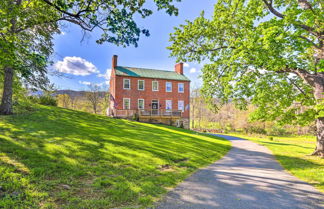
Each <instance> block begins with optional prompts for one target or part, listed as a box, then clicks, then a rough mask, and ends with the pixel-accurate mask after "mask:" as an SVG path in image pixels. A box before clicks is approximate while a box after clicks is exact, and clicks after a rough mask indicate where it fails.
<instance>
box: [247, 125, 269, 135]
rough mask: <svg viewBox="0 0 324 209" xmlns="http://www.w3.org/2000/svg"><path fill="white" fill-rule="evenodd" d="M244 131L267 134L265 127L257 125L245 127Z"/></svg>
mask: <svg viewBox="0 0 324 209" xmlns="http://www.w3.org/2000/svg"><path fill="white" fill-rule="evenodd" d="M244 132H245V133H247V134H263V135H266V134H267V131H266V130H265V129H264V128H261V127H257V126H249V127H247V128H245V129H244Z"/></svg>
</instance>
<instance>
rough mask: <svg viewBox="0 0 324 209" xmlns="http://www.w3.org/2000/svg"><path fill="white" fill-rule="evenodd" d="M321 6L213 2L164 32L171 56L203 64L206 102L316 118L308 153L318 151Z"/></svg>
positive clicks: (261, 114) (323, 123)
mask: <svg viewBox="0 0 324 209" xmlns="http://www.w3.org/2000/svg"><path fill="white" fill-rule="evenodd" d="M322 8H323V5H322V2H321V1H319V0H312V1H308V0H299V1H288V0H283V1H279V0H245V1H240V0H234V1H233V0H220V1H217V3H216V5H215V9H214V15H213V16H212V18H211V19H207V18H205V17H204V14H203V13H202V14H201V16H200V17H198V18H196V19H195V20H194V21H192V22H190V21H187V22H186V24H185V25H181V26H180V27H178V28H176V29H175V32H174V33H173V34H171V37H170V41H171V42H172V45H171V46H170V47H169V49H170V50H171V51H172V52H171V55H172V56H175V57H177V59H178V60H182V61H198V62H202V61H205V63H208V64H205V65H204V67H203V69H202V71H203V81H204V85H203V89H202V93H203V95H204V97H205V98H206V100H207V101H209V103H210V105H211V106H212V107H214V108H216V109H217V106H215V105H214V104H212V101H214V100H213V98H215V97H216V98H218V99H219V100H220V101H221V104H225V103H226V102H228V101H232V102H234V103H235V104H236V106H237V107H238V108H241V109H244V108H246V107H247V105H248V103H249V102H251V103H253V104H255V105H256V106H257V107H258V108H257V110H256V111H255V112H254V113H253V115H252V118H254V119H258V120H264V121H265V120H272V121H277V122H278V123H280V124H285V123H291V124H301V125H305V124H308V123H311V122H312V121H316V127H317V134H316V136H317V144H316V149H315V151H314V153H313V154H314V155H321V156H324V104H323V99H324V94H323V92H324V61H323V57H324V49H323V38H324V30H323V11H322Z"/></svg>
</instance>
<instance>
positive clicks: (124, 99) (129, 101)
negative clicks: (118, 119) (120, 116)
mask: <svg viewBox="0 0 324 209" xmlns="http://www.w3.org/2000/svg"><path fill="white" fill-rule="evenodd" d="M126 100H128V104H129V108H128V109H126V108H125V101H126ZM123 109H124V110H130V109H131V100H130V98H123Z"/></svg>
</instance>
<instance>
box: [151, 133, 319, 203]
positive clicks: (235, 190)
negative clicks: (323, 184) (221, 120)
mask: <svg viewBox="0 0 324 209" xmlns="http://www.w3.org/2000/svg"><path fill="white" fill-rule="evenodd" d="M217 136H219V137H223V138H226V139H228V140H230V141H231V142H232V149H231V150H230V151H229V152H228V154H227V155H226V156H225V157H224V158H222V159H221V160H219V161H217V162H215V163H214V164H212V165H210V166H208V167H206V168H203V169H201V170H199V171H197V172H196V173H194V174H193V175H192V176H190V177H189V178H188V179H186V180H185V181H184V182H182V183H181V184H180V185H179V186H177V187H176V188H175V189H174V190H172V191H170V192H169V193H168V194H167V195H166V197H165V198H164V199H163V200H162V201H160V202H158V204H157V205H156V207H155V208H157V209H178V208H179V209H180V208H183V209H211V208H224V209H225V208H226V209H265V208H266V209H286V208H287V209H288V208H289V209H295V208H296V209H297V208H298V209H299V208H300V209H308V208H309V209H317V208H324V195H323V193H320V192H319V191H318V190H316V189H315V188H314V187H313V186H311V185H309V184H308V183H306V182H303V181H301V180H299V179H298V178H296V177H294V176H292V175H291V174H289V173H288V172H286V171H284V169H283V168H282V167H281V165H280V164H279V163H278V162H277V161H276V160H275V158H274V156H273V155H272V153H271V151H270V150H269V149H267V148H266V147H264V146H261V145H258V144H256V143H254V142H251V141H248V140H245V139H241V138H237V137H232V136H226V135H217Z"/></svg>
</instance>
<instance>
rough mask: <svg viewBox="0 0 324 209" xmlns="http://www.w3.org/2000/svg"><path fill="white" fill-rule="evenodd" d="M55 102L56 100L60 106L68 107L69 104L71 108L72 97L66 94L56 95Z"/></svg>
mask: <svg viewBox="0 0 324 209" xmlns="http://www.w3.org/2000/svg"><path fill="white" fill-rule="evenodd" d="M57 102H58V105H59V106H61V107H64V108H69V106H70V104H71V108H73V106H72V99H71V97H70V96H69V95H68V94H59V95H57Z"/></svg>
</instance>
